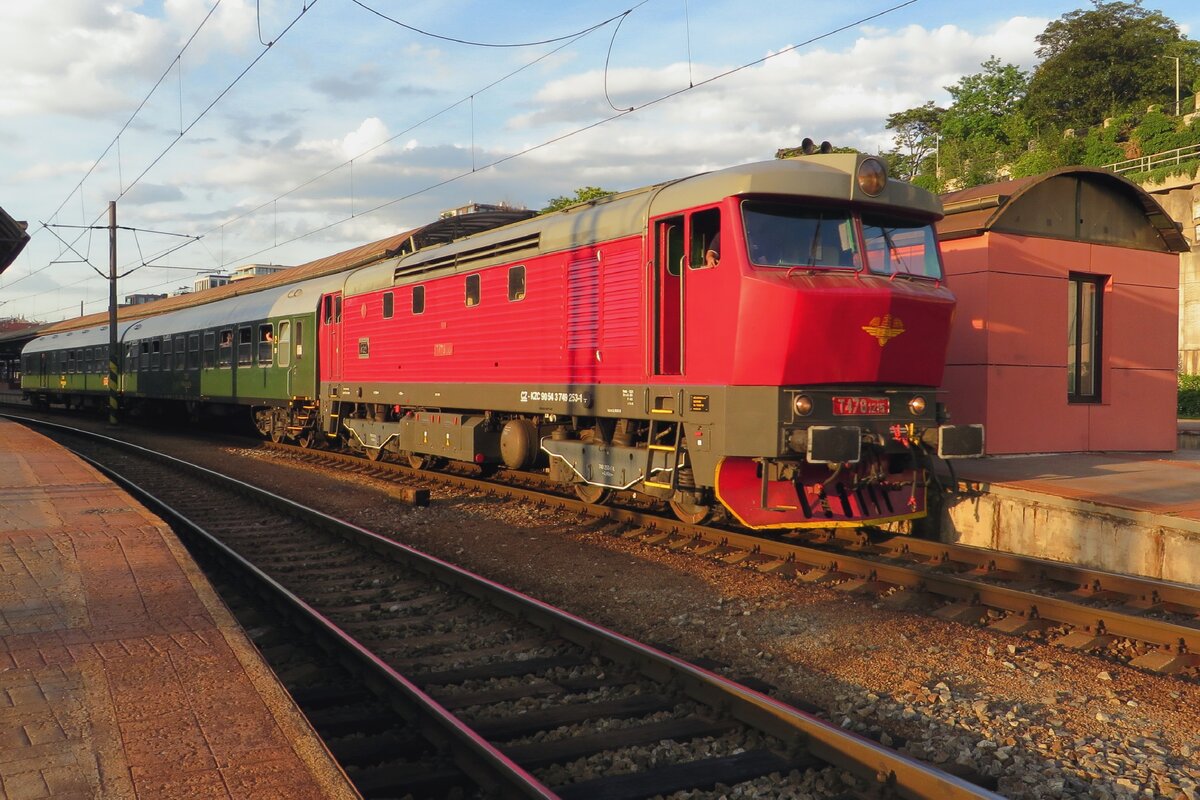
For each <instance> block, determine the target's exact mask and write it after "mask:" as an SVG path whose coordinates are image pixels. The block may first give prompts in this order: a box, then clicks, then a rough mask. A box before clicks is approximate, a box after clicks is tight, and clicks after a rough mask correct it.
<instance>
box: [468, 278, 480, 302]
mask: <svg viewBox="0 0 1200 800" xmlns="http://www.w3.org/2000/svg"><path fill="white" fill-rule="evenodd" d="M466 302H467V308H471V307H472V306H477V305H479V275H478V274H476V275H468V276H467V298H466Z"/></svg>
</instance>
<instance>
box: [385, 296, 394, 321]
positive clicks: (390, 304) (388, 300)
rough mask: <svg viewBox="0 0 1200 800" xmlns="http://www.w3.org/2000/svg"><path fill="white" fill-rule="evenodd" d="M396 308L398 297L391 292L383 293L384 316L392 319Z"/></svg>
mask: <svg viewBox="0 0 1200 800" xmlns="http://www.w3.org/2000/svg"><path fill="white" fill-rule="evenodd" d="M395 310H396V299H395V298H394V297H393V296H392V293H391V292H384V293H383V318H384V319H391V318H392V314H393V312H395Z"/></svg>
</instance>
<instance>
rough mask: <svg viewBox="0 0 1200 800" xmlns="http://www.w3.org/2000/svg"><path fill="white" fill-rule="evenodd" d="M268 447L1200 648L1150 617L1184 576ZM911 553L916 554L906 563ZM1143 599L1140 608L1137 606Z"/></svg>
mask: <svg viewBox="0 0 1200 800" xmlns="http://www.w3.org/2000/svg"><path fill="white" fill-rule="evenodd" d="M264 447H265V448H266V449H269V450H276V451H280V452H287V453H292V454H297V453H299V454H301V455H305V456H306V457H307V458H309V459H326V460H329V461H332V462H338V463H348V464H351V465H353V466H354V467H355V469H356V470H358V471H360V472H372V471H375V472H377V473H379V474H387V473H395V474H398V475H403V476H405V477H412V476H414V475H415V476H420V477H421V478H422V479H424V480H427V481H437V482H440V483H445V484H450V485H455V486H459V487H463V488H467V489H471V490H475V491H482V492H489V493H493V494H498V493H504V494H508V495H510V496H513V497H517V498H521V499H527V500H532V501H534V502H537V503H540V504H542V505H544V506H547V507H554V508H561V509H563V510H567V511H573V512H577V513H581V514H589V515H592V516H595V517H597V518H601V519H610V520H613V521H616V522H621V523H624V524H627V525H632V526H637V527H641V528H646V529H652V530H654V531H656V532H657V533H658V534H659V535H660V536H665V537H667V538H668V539H669V540H670V541H671V542H672V543H673V544H674V545H679V546H682V547H686V548H690V549H692V550H695V551H697V552H702V553H703V552H712V550H713V549H714V548H716V549H719V551H720V552H724V553H728V554H730V556H729V557H730V560H734V559H737V558H738V557H737V556H736V555H733V554H735V553H741V554H744V555H743V557H742V560H745V559H754V560H755V561H758V562H760V565H759V566H760V568H762V569H764V571H773V570H778V569H796V568H798V567H801V566H803V567H807V568H808V569H816V570H821V571H823V572H825V573H828V574H830V575H834V574H837V573H844V574H845V575H847V576H848V577H855V578H859V579H862V580H866V581H879V582H883V583H887V584H891V585H894V586H899V587H903V588H905V589H910V590H916V591H923V592H927V593H929V594H933V595H938V596H941V597H944V598H948V599H950V600H952V601H954V602H957V603H963V604H968V605H976V606H979V607H980V609H981V610H982V609H984V608H986V607H991V608H995V609H998V610H1002V611H1005V612H1007V613H1009V614H1012V615H1015V616H1017V617H1019V618H1023V619H1024V620H1026V621H1027V622H1029V623H1031V624H1039V623H1042V624H1044V623H1052V624H1066V625H1070V626H1072V627H1075V628H1078V629H1080V630H1083V631H1087V632H1090V633H1092V634H1094V635H1096V636H1113V637H1123V638H1128V639H1132V640H1135V641H1139V642H1144V643H1147V644H1150V645H1154V646H1155V647H1159V648H1162V649H1163V650H1164V651H1165V652H1167V653H1174V654H1186V655H1190V656H1193V657H1197V656H1200V622H1197V623H1195V624H1191V625H1189V624H1181V623H1178V622H1172V621H1170V620H1165V619H1156V618H1154V617H1152V616H1147V613H1153V612H1155V611H1158V610H1164V611H1170V610H1171V609H1170V608H1168V606H1171V605H1174V606H1177V607H1181V608H1182V609H1184V611H1183V613H1184V614H1192V615H1193V616H1195V615H1197V614H1200V589H1197V588H1194V587H1189V586H1186V585H1183V584H1177V583H1171V582H1166V581H1156V580H1152V579H1149V578H1141V577H1137V576H1133V575H1121V574H1117V573H1113V572H1107V571H1104V570H1096V569H1090V568H1087V567H1080V566H1076V565H1070V564H1062V563H1057V562H1053V561H1046V560H1044V559H1037V558H1032V557H1027V556H1020V555H1015V554H1010V553H1002V552H1000V551H995V550H987V549H984V548H978V547H970V546H967V545H957V544H947V543H942V542H933V541H928V540H923V539H916V538H912V537H907V536H895V535H893V536H888V537H886V538H883V539H880V540H878V541H872V540H871V539H870V537H869V536H868V535H866V534H863V533H855V534H851V535H847V533H845V532H843V531H840V530H839V531H836V532H835V533H833V534H832V535H830V536H829V538H828V541H829V542H830V543H831V545H832V546H818V545H813V544H799V543H796V542H789V541H786V540H785V539H784V538H783V537H777V538H769V537H766V536H763V535H761V534H751V533H739V532H736V531H732V530H727V529H724V528H714V527H711V526H704V525H692V524H689V523H686V522H682V521H679V520H675V519H670V518H666V517H663V516H661V515H658V514H656V513H653V512H649V511H644V510H639V509H633V508H625V507H621V506H594V505H590V504H588V503H585V502H583V501H582V500H577V499H574V498H568V497H562V496H557V495H547V494H545V493H544V492H543V491H539V490H537V489H530V488H526V487H521V486H515V487H514V486H508V485H505V484H498V483H495V482H491V481H485V480H482V479H479V478H473V477H468V476H464V475H456V474H451V473H444V472H435V471H427V470H414V469H412V468H410V467H406V466H403V465H400V464H395V463H391V462H379V461H367V460H366V459H363V458H361V457H359V456H355V455H351V454H345V453H338V452H334V451H327V450H311V449H306V448H300V447H295V446H292V445H281V444H274V443H264ZM904 561H909V562H911V563H909V564H905V563H903V562H904ZM1005 573H1008V574H1009V575H1012V576H1024V577H1025V578H1026V579H1027V581H1038V582H1042V583H1045V582H1057V583H1059V584H1065V585H1066V586H1069V587H1073V591H1075V592H1076V593H1077V596H1078V598H1079V600H1088V599H1096V600H1101V599H1103V598H1105V597H1106V593H1107V597H1108V598H1109V599H1110V600H1111V599H1112V595H1114V594H1115V595H1121V596H1122V597H1121V598H1120V599H1121V603H1119V604H1118V603H1110V604H1108V605H1106V606H1097V605H1088V604H1087V603H1085V602H1079V601H1077V600H1072V599H1065V598H1063V597H1060V596H1055V595H1051V594H1044V593H1040V592H1038V591H1031V590H1025V589H1018V588H1013V587H1009V586H1002V585H999V584H997V583H993V582H990V580H994V579H998V578H1000V577H1002V576H1004V575H1005ZM1131 606H1136V607H1131Z"/></svg>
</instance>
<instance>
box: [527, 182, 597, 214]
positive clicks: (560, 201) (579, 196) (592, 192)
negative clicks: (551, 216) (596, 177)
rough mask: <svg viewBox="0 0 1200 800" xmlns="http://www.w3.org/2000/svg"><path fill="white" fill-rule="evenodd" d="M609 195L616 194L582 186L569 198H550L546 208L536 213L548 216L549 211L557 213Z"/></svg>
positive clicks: (595, 187) (594, 187)
mask: <svg viewBox="0 0 1200 800" xmlns="http://www.w3.org/2000/svg"><path fill="white" fill-rule="evenodd" d="M610 194H616V192H612V191H609V190H608V189H601V188H600V187H598V186H583V187H580V188H579V189H576V190H575V194H574V195H572V196H570V197H554V198H551V200H550V202H549V203H548V204H547V205H546V207H545V208H543V209H542V210H541V211H540V212H538V213H540V214H548V213H549V212H551V211H559V210H561V209H564V208H567V207H568V206H573V205H575V204H577V203H586V202H588V201H590V200H599V199H600V198H602V197H608V196H609V195H610Z"/></svg>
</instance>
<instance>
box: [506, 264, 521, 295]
mask: <svg viewBox="0 0 1200 800" xmlns="http://www.w3.org/2000/svg"><path fill="white" fill-rule="evenodd" d="M508 299H509V300H510V301H512V302H516V301H517V300H524V299H525V267H524V265H522V266H519V267H509V268H508Z"/></svg>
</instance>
